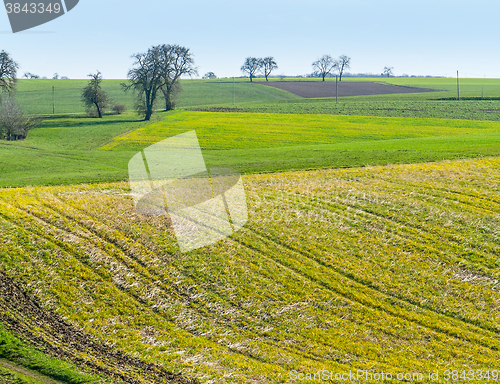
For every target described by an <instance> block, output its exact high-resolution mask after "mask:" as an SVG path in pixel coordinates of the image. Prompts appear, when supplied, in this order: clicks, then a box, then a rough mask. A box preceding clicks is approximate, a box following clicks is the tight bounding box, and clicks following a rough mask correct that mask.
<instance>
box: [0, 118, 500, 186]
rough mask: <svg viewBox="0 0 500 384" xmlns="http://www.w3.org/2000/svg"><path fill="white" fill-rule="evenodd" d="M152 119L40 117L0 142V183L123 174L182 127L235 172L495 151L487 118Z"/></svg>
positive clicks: (212, 160) (495, 126) (495, 134)
mask: <svg viewBox="0 0 500 384" xmlns="http://www.w3.org/2000/svg"><path fill="white" fill-rule="evenodd" d="M155 119H156V121H152V122H151V123H146V122H143V121H138V120H134V118H133V116H132V115H120V116H106V117H105V118H104V119H102V120H100V119H90V118H79V117H73V118H67V117H59V118H53V119H46V120H44V123H43V125H42V126H41V127H40V128H37V129H35V130H33V131H31V132H30V134H29V136H28V139H27V140H24V141H15V142H7V141H4V142H1V143H0V148H1V149H0V150H1V153H2V156H1V157H0V171H1V172H0V186H4V187H9V186H10V187H15V186H25V185H59V184H74V183H84V182H87V183H88V182H103V181H119V180H126V179H127V178H128V161H129V160H130V158H132V156H133V155H135V153H137V151H140V150H141V149H144V148H146V147H147V146H149V145H151V144H153V143H155V142H158V141H160V140H163V139H166V138H168V137H171V136H174V135H177V134H179V133H183V132H186V131H190V130H196V132H197V135H198V137H199V140H200V144H201V146H202V148H203V149H204V157H205V160H206V163H207V165H208V166H209V167H224V166H227V167H231V168H234V169H237V170H239V171H240V172H243V173H256V172H273V171H285V170H299V169H313V168H332V167H333V168H336V167H353V166H363V165H377V164H378V165H382V164H389V163H411V162H420V161H436V160H443V159H457V158H466V157H478V156H479V157H480V156H495V155H500V149H499V148H500V146H499V145H498V144H499V140H500V136H499V134H500V123H498V122H494V121H470V120H456V119H453V120H451V119H450V120H446V119H436V118H434V119H416V118H382V117H366V116H329V115H306V114H262V113H208V112H170V113H159V114H157V115H155Z"/></svg>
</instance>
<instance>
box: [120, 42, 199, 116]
mask: <svg viewBox="0 0 500 384" xmlns="http://www.w3.org/2000/svg"><path fill="white" fill-rule="evenodd" d="M132 57H133V58H134V59H135V62H134V67H133V68H132V69H130V70H129V72H128V75H127V77H128V79H129V80H130V83H129V84H123V86H124V89H125V90H126V91H127V90H133V91H134V92H136V94H137V103H136V109H137V111H138V112H139V113H141V114H143V115H144V119H145V120H150V119H151V115H152V114H153V109H154V104H155V101H156V97H157V96H158V92H159V91H161V92H163V95H164V97H165V107H166V109H167V110H169V109H173V107H174V103H173V100H172V98H173V96H175V94H176V93H177V92H179V90H180V85H179V79H180V77H181V76H182V75H186V74H187V75H193V74H197V73H198V72H197V70H196V68H194V67H193V63H194V60H193V57H192V54H191V53H190V52H189V49H188V48H185V47H181V46H179V45H165V44H163V45H157V46H152V47H151V48H149V49H148V51H147V52H146V53H137V54H135V55H132Z"/></svg>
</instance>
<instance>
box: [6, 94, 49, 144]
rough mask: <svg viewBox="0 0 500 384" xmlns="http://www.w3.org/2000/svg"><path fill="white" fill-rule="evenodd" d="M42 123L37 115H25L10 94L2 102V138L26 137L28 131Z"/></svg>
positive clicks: (16, 138)
mask: <svg viewBox="0 0 500 384" xmlns="http://www.w3.org/2000/svg"><path fill="white" fill-rule="evenodd" d="M39 123H40V119H39V118H37V117H28V116H25V115H24V112H23V111H22V109H21V108H20V107H19V106H18V105H17V103H16V102H15V101H14V99H12V98H11V97H10V96H7V97H4V98H3V99H2V102H1V104H0V138H1V139H7V140H21V139H25V138H26V135H27V134H28V131H29V130H30V129H32V128H34V127H36V126H37V125H38V124H39Z"/></svg>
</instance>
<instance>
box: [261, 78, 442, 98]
mask: <svg viewBox="0 0 500 384" xmlns="http://www.w3.org/2000/svg"><path fill="white" fill-rule="evenodd" d="M258 84H262V85H267V86H269V87H274V88H279V89H282V90H284V91H288V92H290V93H293V94H295V95H297V96H300V97H304V98H307V99H309V98H319V97H335V82H334V81H333V82H332V81H325V82H322V81H270V82H259V83H258ZM439 91H440V90H438V89H429V88H414V87H403V86H399V85H390V84H383V83H374V82H368V81H366V82H365V81H362V82H350V81H341V82H339V83H338V92H339V97H345V96H372V95H390V94H395V93H419V92H439Z"/></svg>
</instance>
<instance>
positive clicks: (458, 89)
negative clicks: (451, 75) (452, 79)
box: [457, 71, 460, 100]
mask: <svg viewBox="0 0 500 384" xmlns="http://www.w3.org/2000/svg"><path fill="white" fill-rule="evenodd" d="M457 100H460V84H459V83H458V71H457Z"/></svg>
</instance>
